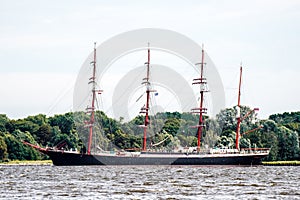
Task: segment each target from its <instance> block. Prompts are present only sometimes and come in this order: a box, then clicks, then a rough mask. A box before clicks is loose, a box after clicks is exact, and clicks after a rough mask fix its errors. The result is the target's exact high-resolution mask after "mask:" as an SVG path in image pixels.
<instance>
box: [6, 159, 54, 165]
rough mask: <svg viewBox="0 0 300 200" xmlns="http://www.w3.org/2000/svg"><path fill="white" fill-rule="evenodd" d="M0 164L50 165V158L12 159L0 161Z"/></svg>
mask: <svg viewBox="0 0 300 200" xmlns="http://www.w3.org/2000/svg"><path fill="white" fill-rule="evenodd" d="M0 164H2V165H52V160H12V161H8V162H2V163H0Z"/></svg>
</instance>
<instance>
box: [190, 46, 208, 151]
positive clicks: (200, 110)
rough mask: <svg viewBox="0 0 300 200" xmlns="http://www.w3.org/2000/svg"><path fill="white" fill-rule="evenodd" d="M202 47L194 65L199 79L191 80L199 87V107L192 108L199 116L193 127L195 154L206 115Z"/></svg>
mask: <svg viewBox="0 0 300 200" xmlns="http://www.w3.org/2000/svg"><path fill="white" fill-rule="evenodd" d="M205 64H206V63H204V47H203V45H202V53H201V62H200V63H196V65H199V66H200V78H195V79H193V83H192V84H193V85H194V84H199V85H200V105H199V107H198V108H193V109H192V112H193V113H197V114H199V121H198V125H196V126H194V127H195V128H197V152H200V146H201V137H202V132H203V128H204V119H203V114H206V113H207V108H205V107H204V105H203V104H204V92H208V91H207V90H206V84H207V79H206V78H205V77H204V65H205Z"/></svg>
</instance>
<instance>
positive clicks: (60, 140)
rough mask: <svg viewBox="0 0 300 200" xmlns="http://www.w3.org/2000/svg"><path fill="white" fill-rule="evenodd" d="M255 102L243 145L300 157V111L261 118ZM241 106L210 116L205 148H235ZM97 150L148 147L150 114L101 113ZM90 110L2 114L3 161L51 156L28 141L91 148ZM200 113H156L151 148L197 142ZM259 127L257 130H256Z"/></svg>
mask: <svg viewBox="0 0 300 200" xmlns="http://www.w3.org/2000/svg"><path fill="white" fill-rule="evenodd" d="M251 110H252V109H251V108H249V107H246V106H242V107H241V115H242V116H245V115H246V114H247V113H248V114H249V113H250V114H249V116H248V117H247V118H245V119H243V120H242V123H241V139H240V147H241V148H271V150H270V154H269V156H268V157H267V158H265V160H268V161H271V160H272V161H273V160H299V159H300V157H299V155H300V148H299V137H300V112H291V113H289V112H285V113H282V114H274V115H271V116H269V118H268V119H263V120H259V119H257V115H256V114H255V113H254V112H251ZM236 114H237V113H236V109H235V108H227V109H224V110H222V111H221V112H220V113H219V114H218V115H217V116H216V118H209V117H207V116H205V120H204V123H205V126H204V131H203V134H202V137H201V149H209V148H235V139H236V138H235V132H236V128H237V119H236ZM95 117H96V123H95V126H94V141H95V143H96V145H94V146H93V147H92V148H93V149H92V150H93V151H97V150H99V149H101V150H110V151H111V150H116V149H125V150H134V149H140V148H141V147H142V139H143V129H142V128H141V127H140V125H142V124H143V123H144V117H143V116H141V115H139V116H137V117H135V118H134V119H132V120H131V121H128V122H124V121H123V118H120V119H118V120H116V119H112V118H109V117H108V116H106V115H105V114H104V113H103V112H101V111H97V112H96V113H95ZM88 120H89V114H87V113H84V112H77V113H72V112H69V113H65V114H58V115H54V116H51V117H47V116H46V115H43V114H39V115H35V116H28V117H26V118H24V119H18V120H14V119H9V118H8V117H7V116H6V115H5V114H0V161H2V162H3V161H7V160H39V159H47V156H45V155H43V154H40V153H39V152H38V151H36V150H35V149H33V148H31V147H28V146H26V145H24V144H23V143H22V141H27V142H30V143H32V144H36V145H39V146H42V147H47V146H48V147H57V148H65V149H68V150H70V149H73V150H75V149H76V150H77V151H82V152H85V151H86V146H87V140H88V139H87V135H88V131H89V130H88V128H87V123H85V122H87V121H88ZM198 121H199V116H198V115H194V114H191V113H179V112H164V113H157V114H156V115H153V116H150V122H151V123H150V126H149V128H148V132H147V135H148V137H147V145H148V148H152V149H159V150H167V151H168V150H172V149H174V148H177V147H180V146H181V147H185V146H196V145H197V130H196V129H195V128H191V127H193V126H195V125H197V123H198ZM251 130H253V131H251Z"/></svg>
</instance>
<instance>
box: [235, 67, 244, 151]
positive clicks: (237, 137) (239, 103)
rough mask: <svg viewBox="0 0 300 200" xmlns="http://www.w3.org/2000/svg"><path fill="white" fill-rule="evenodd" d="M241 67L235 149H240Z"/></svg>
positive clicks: (241, 69)
mask: <svg viewBox="0 0 300 200" xmlns="http://www.w3.org/2000/svg"><path fill="white" fill-rule="evenodd" d="M242 71H243V68H242V65H241V67H240V81H239V92H238V104H237V108H236V109H237V114H236V119H237V127H236V138H235V148H236V149H238V150H239V149H240V144H239V138H240V127H241V121H242V120H241V85H242Z"/></svg>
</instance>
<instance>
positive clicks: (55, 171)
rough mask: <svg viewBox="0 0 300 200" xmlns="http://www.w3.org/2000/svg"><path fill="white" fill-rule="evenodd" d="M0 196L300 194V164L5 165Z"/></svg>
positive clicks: (273, 196) (274, 196) (282, 196)
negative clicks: (191, 165) (292, 165)
mask: <svg viewBox="0 0 300 200" xmlns="http://www.w3.org/2000/svg"><path fill="white" fill-rule="evenodd" d="M0 176H1V181H0V199H143V200H144V199H180V200H181V199H239V200H240V199H243V200H244V199H300V187H299V186H300V168H299V167H295V166H294V167H288V166H285V167H266V166H259V167H222V166H216V167H190V166H189V167H188V166H175V167H173V166H113V167H111V166H110V167H107V166H103V167H102V166H84V167H56V166H51V165H50V166H6V165H2V166H0Z"/></svg>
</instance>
